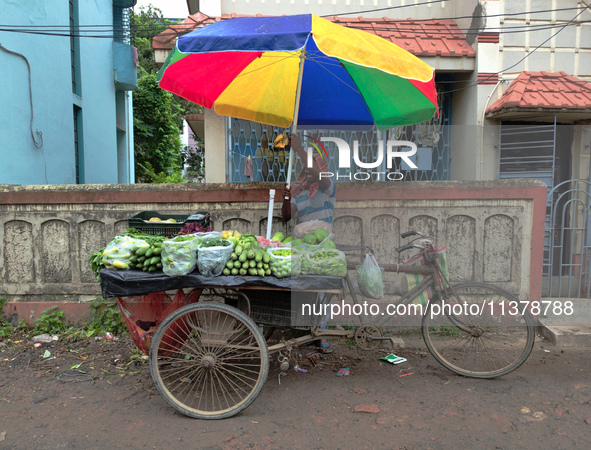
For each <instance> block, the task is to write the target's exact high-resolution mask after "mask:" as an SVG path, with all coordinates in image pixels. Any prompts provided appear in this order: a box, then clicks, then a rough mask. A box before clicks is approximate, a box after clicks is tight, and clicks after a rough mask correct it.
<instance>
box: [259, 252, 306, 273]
mask: <svg viewBox="0 0 591 450" xmlns="http://www.w3.org/2000/svg"><path fill="white" fill-rule="evenodd" d="M267 253H268V254H269V256H270V258H271V259H270V260H269V268H270V269H271V273H272V274H273V276H275V277H276V278H285V277H290V276H292V275H294V276H295V275H299V274H300V272H301V259H302V255H301V254H300V253H298V252H297V251H295V250H292V249H290V248H289V247H285V248H271V247H269V248H267Z"/></svg>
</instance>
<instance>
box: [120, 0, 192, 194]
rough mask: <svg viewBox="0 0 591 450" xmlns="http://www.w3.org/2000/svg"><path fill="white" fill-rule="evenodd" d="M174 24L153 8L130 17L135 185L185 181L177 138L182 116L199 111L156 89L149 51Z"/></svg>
mask: <svg viewBox="0 0 591 450" xmlns="http://www.w3.org/2000/svg"><path fill="white" fill-rule="evenodd" d="M174 23H175V22H172V21H170V20H167V19H165V18H164V17H163V16H162V12H161V11H160V10H159V9H158V8H154V7H153V6H152V5H149V6H148V7H147V8H144V7H140V8H139V12H137V13H136V12H131V14H130V27H131V35H132V38H131V44H132V45H134V46H135V47H136V48H137V50H138V56H139V65H138V89H137V90H136V91H134V92H133V115H134V140H135V149H134V150H135V173H136V182H143V183H179V182H186V181H187V180H186V179H185V178H184V176H183V175H182V174H181V173H182V169H183V164H184V160H185V155H186V149H185V148H184V146H183V144H182V142H181V139H180V137H179V135H180V134H181V133H182V127H183V116H184V115H185V114H195V113H199V112H202V109H201V108H199V107H198V106H197V105H195V104H193V103H190V102H188V101H186V100H183V99H180V98H178V97H175V96H174V95H172V94H171V93H170V92H168V91H164V90H163V89H161V88H160V87H159V86H158V83H157V82H156V74H157V71H158V66H157V65H156V61H155V58H154V49H153V48H152V38H153V37H154V36H155V35H157V34H159V33H161V32H163V31H165V30H166V29H168V28H169V27H170V25H173V24H174Z"/></svg>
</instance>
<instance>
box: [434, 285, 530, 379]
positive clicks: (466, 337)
mask: <svg viewBox="0 0 591 450" xmlns="http://www.w3.org/2000/svg"><path fill="white" fill-rule="evenodd" d="M524 307H525V305H524V304H520V303H519V301H518V300H517V299H516V298H515V297H514V296H512V295H511V294H509V293H508V292H506V291H504V290H503V289H500V288H498V287H496V286H493V285H490V284H486V283H464V284H459V285H457V286H453V287H450V288H448V289H447V292H446V295H445V299H444V300H443V301H436V302H433V303H431V304H429V307H428V308H427V313H426V314H425V315H424V316H423V339H424V340H425V344H426V345H427V348H428V349H429V351H430V352H431V354H432V355H433V356H434V357H435V359H436V360H437V361H439V362H440V363H441V364H443V365H444V366H445V367H447V368H448V369H449V370H451V371H453V372H455V373H457V374H460V375H464V376H468V377H473V378H495V377H499V376H501V375H506V374H508V373H509V372H512V371H513V370H515V369H517V368H518V367H519V366H521V365H522V364H523V363H524V362H525V360H526V359H527V358H528V356H529V354H530V353H531V351H532V348H533V345H534V338H535V331H534V321H533V318H532V317H531V315H530V314H529V312H527V311H525V310H524Z"/></svg>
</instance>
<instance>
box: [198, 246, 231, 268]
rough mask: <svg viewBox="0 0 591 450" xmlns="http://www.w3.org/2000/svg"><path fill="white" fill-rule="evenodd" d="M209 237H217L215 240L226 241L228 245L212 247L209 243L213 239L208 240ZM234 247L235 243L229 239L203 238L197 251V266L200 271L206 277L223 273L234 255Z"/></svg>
mask: <svg viewBox="0 0 591 450" xmlns="http://www.w3.org/2000/svg"><path fill="white" fill-rule="evenodd" d="M208 239H211V241H213V240H214V239H215V241H220V242H224V243H226V244H227V245H224V246H222V245H216V246H213V247H210V246H209V245H208V243H209V242H211V241H209V242H208ZM233 249H234V244H233V243H232V242H231V241H228V240H227V239H220V238H204V239H202V240H201V242H200V244H199V251H198V252H197V268H198V269H199V273H200V274H201V275H203V276H204V277H217V276H218V275H221V274H222V272H223V270H224V268H225V267H226V263H227V262H228V260H229V259H230V257H231V256H232V250H233Z"/></svg>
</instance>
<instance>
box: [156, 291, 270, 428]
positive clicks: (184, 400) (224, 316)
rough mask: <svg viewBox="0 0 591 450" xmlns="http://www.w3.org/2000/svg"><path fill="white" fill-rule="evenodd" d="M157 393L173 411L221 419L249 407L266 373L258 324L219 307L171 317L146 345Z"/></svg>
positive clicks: (197, 307)
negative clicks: (148, 347) (148, 345)
mask: <svg viewBox="0 0 591 450" xmlns="http://www.w3.org/2000/svg"><path fill="white" fill-rule="evenodd" d="M150 372H151V374H152V379H153V380H154V384H155V385H156V388H157V389H158V392H160V394H161V395H162V396H163V397H164V399H165V400H166V401H167V402H168V403H169V404H170V405H171V406H172V407H173V408H175V409H176V410H177V411H179V412H181V413H182V414H184V415H186V416H189V417H193V418H197V419H225V418H228V417H231V416H234V415H235V414H238V413H239V412H240V411H242V410H244V409H245V408H246V407H248V406H249V405H250V404H251V403H252V402H253V401H254V400H255V399H256V397H257V396H258V395H259V393H260V392H261V389H262V388H263V385H264V383H265V380H266V378H267V375H268V373H269V351H268V349H267V345H266V343H265V339H264V337H263V335H262V334H261V332H260V330H259V328H258V326H257V325H256V324H255V323H254V322H253V321H252V319H251V318H250V317H248V316H247V315H246V314H244V313H243V312H242V311H240V310H238V309H236V308H234V307H232V306H229V305H225V304H221V303H216V302H207V303H193V304H189V305H186V306H183V307H182V308H179V309H178V310H176V311H175V312H173V313H172V314H170V315H169V316H168V317H167V318H166V319H165V320H164V321H163V322H162V324H161V325H160V326H159V327H158V329H157V330H156V333H155V334H154V338H153V339H152V343H151V346H150Z"/></svg>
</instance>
